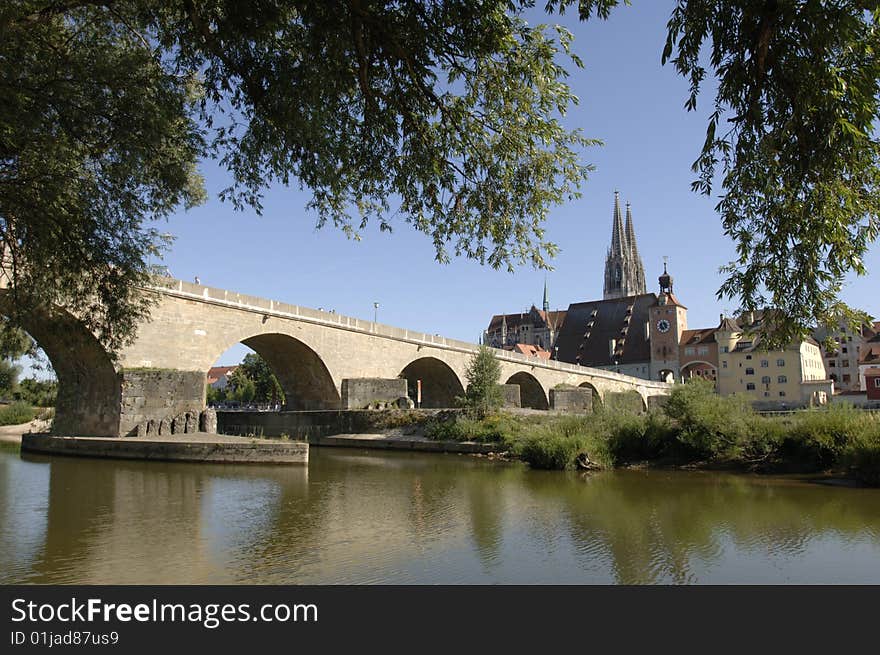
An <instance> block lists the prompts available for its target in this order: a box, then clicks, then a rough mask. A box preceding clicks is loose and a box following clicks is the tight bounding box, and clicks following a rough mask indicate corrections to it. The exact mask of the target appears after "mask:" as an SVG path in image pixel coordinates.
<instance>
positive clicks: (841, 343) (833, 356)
mask: <svg viewBox="0 0 880 655" xmlns="http://www.w3.org/2000/svg"><path fill="white" fill-rule="evenodd" d="M878 332H880V323H877V324H868V325H863V326H861V327H860V328H859V329H858V330H853V329H852V328H850V327H849V326H848V325H841V326H840V327H839V328H838V329H837V330H834V331H829V330H827V329H825V328H818V329H817V330H815V331H814V332H813V338H814V339H815V340H816V341H818V342H819V343H820V344H823V343H824V342H825V341H826V340H827V339H829V338H830V339H832V340H833V341H834V342H835V343H836V346H837V347H836V348H825V347H824V346H823V348H822V358H823V359H824V361H825V368H826V370H827V371H828V377H829V378H830V379H831V380H834V390H835V392H837V393H848V392H857V391H864V390H865V379H864V375H862V374H860V369H861V368H862V367H863V364H862V361H863V360H864V359H865V358H866V357H867V358H869V359H870V357H871V351H872V348H873V345H872V339H873V338H874V337H876V336H877V333H878Z"/></svg>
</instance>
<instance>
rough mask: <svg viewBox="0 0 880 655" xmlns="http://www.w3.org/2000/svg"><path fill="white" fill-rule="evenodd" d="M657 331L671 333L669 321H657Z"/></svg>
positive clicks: (662, 319)
mask: <svg viewBox="0 0 880 655" xmlns="http://www.w3.org/2000/svg"><path fill="white" fill-rule="evenodd" d="M657 329H658V330H660V331H661V332H669V321H667V320H666V319H665V318H661V319H660V320H659V321H657Z"/></svg>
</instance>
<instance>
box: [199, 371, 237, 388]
mask: <svg viewBox="0 0 880 655" xmlns="http://www.w3.org/2000/svg"><path fill="white" fill-rule="evenodd" d="M237 368H238V367H237V366H212V367H211V368H210V369H208V375H207V379H206V383H207V385H208V386H209V387H212V388H214V389H225V388H226V386H227V385H228V384H229V378H230V376H231V375H232V373H233V371H235V369H237Z"/></svg>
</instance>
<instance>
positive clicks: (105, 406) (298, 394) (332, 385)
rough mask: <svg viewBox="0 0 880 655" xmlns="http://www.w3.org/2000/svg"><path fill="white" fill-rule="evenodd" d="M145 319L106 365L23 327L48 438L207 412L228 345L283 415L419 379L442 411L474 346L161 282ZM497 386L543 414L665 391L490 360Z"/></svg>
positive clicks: (46, 324)
mask: <svg viewBox="0 0 880 655" xmlns="http://www.w3.org/2000/svg"><path fill="white" fill-rule="evenodd" d="M147 292H148V293H150V294H153V295H155V297H156V301H157V302H156V304H155V306H154V307H153V309H152V312H151V318H150V320H149V321H148V322H145V323H143V324H142V325H140V327H139V328H138V332H137V337H136V339H135V341H134V343H132V344H131V345H129V346H128V347H126V348H125V349H124V350H123V351H122V353H121V356H120V358H119V361H118V362H116V363H114V362H113V361H112V360H111V358H110V356H109V355H108V354H107V353H106V351H105V350H104V349H103V348H102V347H101V345H100V344H99V343H98V341H97V340H96V339H95V337H94V336H93V335H92V334H91V333H90V332H89V331H88V330H87V329H86V328H85V327H84V326H83V325H82V324H80V323H79V322H78V321H77V320H76V318H75V317H73V316H71V315H69V314H66V313H64V312H63V311H61V310H52V311H46V312H44V313H42V314H38V313H34V314H32V315H30V316H28V317H26V318H27V320H26V321H25V323H26V325H25V327H26V329H27V330H28V331H29V332H30V333H31V335H32V336H33V337H34V338H35V339H36V340H37V342H38V343H39V345H40V346H41V347H42V348H43V350H44V351H45V352H46V354H47V355H48V357H49V359H50V360H51V362H52V365H53V367H54V368H55V371H56V373H57V375H58V381H59V400H58V407H57V413H56V420H55V429H56V431H59V432H64V433H68V434H93V435H108V436H109V435H113V436H115V435H120V434H121V435H126V434H131V433H132V432H134V431H135V430H136V429H138V426H140V428H141V429H142V430H143V429H146V428H147V427H149V429H158V427H159V426H160V425H161V421H163V420H165V421H170V420H171V419H173V418H175V417H181V416H184V415H186V414H187V413H189V414H190V415H193V414H195V415H198V413H199V412H201V411H202V410H203V409H204V407H205V376H206V373H207V371H208V369H209V368H210V367H211V366H212V365H213V364H214V362H215V361H216V360H217V358H218V357H219V356H220V355H221V354H222V353H223V352H225V351H226V350H227V349H229V348H230V347H231V346H233V345H235V344H236V343H243V344H244V345H246V346H248V347H249V348H251V349H253V350H254V351H256V352H257V353H258V354H259V355H260V356H261V357H263V359H265V360H266V362H267V363H268V364H269V366H270V367H271V368H272V371H273V372H274V373H275V375H276V377H277V378H278V380H279V382H280V383H281V386H282V387H283V389H284V393H285V396H286V398H287V406H286V407H285V409H288V410H313V409H348V408H349V407H346V406H345V404H346V402H345V398H344V395H345V394H344V393H343V389H344V388H345V385H344V382H345V381H357V380H359V379H364V378H378V379H385V380H389V379H396V378H404V379H406V380H407V381H409V382H410V384H411V385H412V384H414V383H415V381H416V380H421V386H422V406H423V407H428V408H439V407H450V406H452V404H453V399H454V398H455V397H456V396H460V395H462V394H463V393H464V379H465V377H464V374H465V370H466V368H467V364H468V362H469V360H470V358H471V356H472V355H473V353H474V352H476V350H477V348H478V346H476V345H474V344H469V343H465V342H461V341H455V340H452V339H446V338H444V337H440V336H432V335H429V334H424V333H421V332H413V331H411V330H406V329H402V328H395V327H390V326H387V325H380V324H377V323H374V322H371V321H364V320H361V319H356V318H351V317H348V316H342V315H339V314H335V313H330V312H323V311H319V310H314V309H308V308H305V307H299V306H296V305H288V304H285V303H280V302H276V301H274V300H266V299H263V298H256V297H253V296H245V295H242V294H238V293H234V292H231V291H225V290H222V289H213V288H209V287H204V286H200V285H195V284H191V283H187V282H182V281H180V280H170V279H164V280H159V281H157V283H156V286H153V287H150V288H149V289H148V290H147ZM497 356H498V359H499V360H500V362H501V368H502V380H503V381H504V382H506V383H508V384H516V385H518V386H519V390H520V396H521V399H522V404H523V406H526V407H531V408H535V409H547V408H548V407H549V404H550V400H549V399H550V396H551V394H550V391H551V390H552V389H553V388H554V387H555V386H557V385H572V386H574V387H585V388H588V389H590V390H591V391H592V394H593V398H594V399H596V400H598V401H602V400H603V399H604V398H605V397H606V396H607V394H609V393H623V392H636V393H638V395H639V397H640V398H641V400H642V403H643V404H644V405H645V406H647V404H648V402H649V399H650V398H651V397H652V396H658V395H664V394H666V393H668V390H669V388H670V385H667V384H664V383H661V382H653V381H649V380H643V379H639V378H634V377H629V376H626V375H620V374H616V373H612V372H609V371H603V370H599V369H593V368H588V367H583V366H576V365H572V364H567V363H563V362H557V361H547V360H538V359H535V358H530V357H527V356H525V355H520V354H518V353H511V352H507V351H497Z"/></svg>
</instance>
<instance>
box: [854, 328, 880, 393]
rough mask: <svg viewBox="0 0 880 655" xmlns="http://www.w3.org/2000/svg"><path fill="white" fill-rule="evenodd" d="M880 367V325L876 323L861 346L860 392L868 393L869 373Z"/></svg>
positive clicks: (866, 333)
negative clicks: (872, 369)
mask: <svg viewBox="0 0 880 655" xmlns="http://www.w3.org/2000/svg"><path fill="white" fill-rule="evenodd" d="M877 366H880V323H874V324H873V325H872V326H871V329H870V330H865V332H864V335H863V337H862V342H861V344H859V372H858V376H859V388H858V390H859V391H867V389H868V379H867V371H868V370H869V369H871V368H874V367H877Z"/></svg>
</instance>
